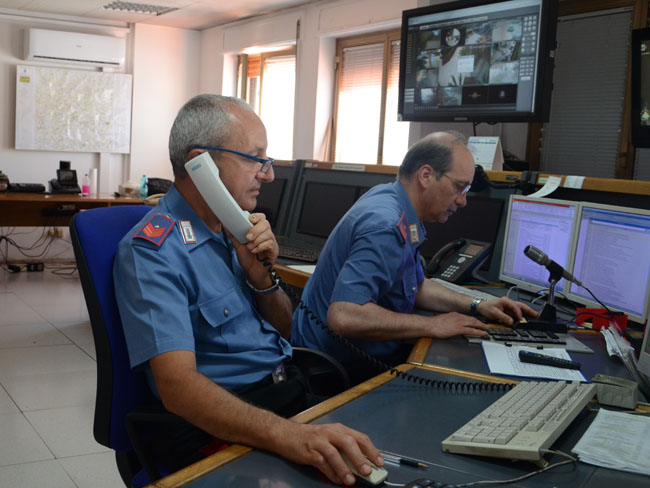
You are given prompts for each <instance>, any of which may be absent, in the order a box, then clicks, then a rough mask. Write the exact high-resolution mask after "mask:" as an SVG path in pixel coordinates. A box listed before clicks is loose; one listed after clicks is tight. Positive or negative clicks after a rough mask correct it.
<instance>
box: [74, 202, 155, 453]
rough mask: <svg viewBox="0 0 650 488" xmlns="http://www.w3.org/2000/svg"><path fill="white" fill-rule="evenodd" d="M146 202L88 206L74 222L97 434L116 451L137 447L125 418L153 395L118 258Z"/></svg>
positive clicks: (101, 440)
mask: <svg viewBox="0 0 650 488" xmlns="http://www.w3.org/2000/svg"><path fill="white" fill-rule="evenodd" d="M149 210H151V207H148V206H145V205H119V206H114V207H104V208H96V209H92V210H86V211H84V212H81V213H79V214H77V215H75V216H74V217H73V219H72V221H71V222H70V236H71V238H72V245H73V248H74V253H75V258H76V261H77V268H78V269H79V277H80V279H81V286H82V288H83V292H84V297H85V299H86V306H87V307H88V314H89V316H90V324H91V327H92V331H93V338H94V340H95V352H96V355H97V397H96V400H95V420H94V428H93V431H94V435H95V439H96V440H97V442H99V443H100V444H102V445H104V446H106V447H110V448H111V449H113V450H116V451H130V450H132V446H131V443H130V441H129V437H128V435H127V432H126V427H125V423H124V420H125V417H126V414H127V413H128V412H130V411H131V410H133V409H134V408H135V407H137V406H139V405H142V404H144V403H147V402H149V401H151V400H152V398H153V395H152V394H151V392H150V390H149V387H148V385H147V383H146V379H145V376H144V373H139V372H133V371H132V370H131V367H130V364H129V356H128V353H127V349H126V342H125V340H124V332H123V331H122V322H121V320H120V314H119V311H118V308H117V302H116V300H115V291H114V288H113V260H114V257H115V252H116V251H117V245H118V243H119V242H120V240H121V239H122V237H124V235H125V234H126V233H127V232H128V231H129V230H130V229H131V228H132V227H133V226H134V225H135V224H136V223H137V222H138V221H139V220H140V219H141V218H142V217H143V216H144V215H145V214H146V213H147V212H148V211H149Z"/></svg>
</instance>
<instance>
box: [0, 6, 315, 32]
mask: <svg viewBox="0 0 650 488" xmlns="http://www.w3.org/2000/svg"><path fill="white" fill-rule="evenodd" d="M132 1H133V0H132ZM315 1H317V0H137V3H138V4H145V5H156V6H162V7H172V8H177V9H178V10H174V11H173V12H168V13H166V14H162V15H158V16H156V15H148V14H143V13H136V12H122V11H115V10H104V9H103V8H102V7H103V6H104V5H108V4H110V3H112V2H113V0H0V13H2V12H3V10H2V9H10V10H9V11H10V13H13V14H21V13H23V14H24V15H30V16H32V15H34V14H39V13H40V14H49V15H50V16H53V15H52V14H54V15H61V16H74V17H81V18H86V19H94V20H96V21H114V22H115V21H116V22H139V23H143V24H154V25H165V26H170V27H179V28H185V29H205V28H208V27H213V26H216V25H220V24H226V23H228V22H233V21H235V20H239V19H243V18H246V17H252V16H255V15H261V14H267V13H270V12H274V11H277V10H282V9H285V8H288V7H295V6H296V5H303V4H308V3H314V2H315ZM4 12H5V13H7V11H4Z"/></svg>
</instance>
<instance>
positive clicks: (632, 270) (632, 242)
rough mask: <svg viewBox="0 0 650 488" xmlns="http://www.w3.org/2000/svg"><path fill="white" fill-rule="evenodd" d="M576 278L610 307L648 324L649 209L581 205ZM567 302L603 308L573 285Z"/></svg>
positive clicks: (649, 289)
mask: <svg viewBox="0 0 650 488" xmlns="http://www.w3.org/2000/svg"><path fill="white" fill-rule="evenodd" d="M576 241H577V243H576V249H575V259H574V264H573V270H572V272H573V275H574V276H575V277H576V278H577V279H579V280H580V281H582V283H583V284H584V285H585V286H586V287H587V288H589V289H590V290H591V291H592V293H594V295H596V297H598V299H599V300H600V301H601V302H603V303H604V304H605V305H607V306H608V307H610V308H612V309H614V310H618V311H622V312H625V313H626V314H627V315H628V319H629V320H631V321H633V322H637V323H644V322H645V321H646V319H647V317H648V301H649V300H648V297H649V296H650V210H641V209H635V208H626V207H617V206H613V205H601V204H596V203H587V202H583V203H582V208H581V211H580V212H579V218H578V231H577V234H576ZM567 296H568V298H569V299H570V300H573V301H576V302H578V303H581V304H584V305H587V306H589V307H596V308H602V306H601V305H600V304H598V302H596V301H595V300H594V298H593V297H592V296H591V295H590V294H589V292H588V291H587V290H585V289H584V288H582V287H579V286H578V285H576V284H575V283H571V285H570V287H569V290H568V295H567Z"/></svg>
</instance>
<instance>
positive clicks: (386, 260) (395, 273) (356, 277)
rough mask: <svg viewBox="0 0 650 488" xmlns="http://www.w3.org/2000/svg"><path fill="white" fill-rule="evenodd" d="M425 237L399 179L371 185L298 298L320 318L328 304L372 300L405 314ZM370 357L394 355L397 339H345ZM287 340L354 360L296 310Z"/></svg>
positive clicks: (413, 292)
mask: <svg viewBox="0 0 650 488" xmlns="http://www.w3.org/2000/svg"><path fill="white" fill-rule="evenodd" d="M425 235H426V231H425V228H424V225H423V224H422V223H421V222H420V221H419V220H418V218H417V215H416V214H415V209H414V208H413V205H412V204H411V200H410V199H409V197H408V195H407V194H406V191H405V190H404V187H403V186H402V184H401V183H400V182H399V181H396V182H395V183H387V184H383V185H377V186H375V187H374V188H372V189H370V190H369V191H368V192H367V193H366V194H364V195H363V196H362V197H361V198H360V199H359V200H358V201H357V202H356V203H355V204H354V205H353V206H352V208H351V209H350V210H349V211H348V212H347V213H346V214H345V215H344V216H343V218H342V219H341V220H340V222H339V223H338V224H337V225H336V227H335V228H334V230H333V231H332V233H331V234H330V236H329V238H328V239H327V242H326V244H325V247H324V248H323V250H322V251H321V254H320V257H319V259H318V264H317V265H316V270H315V271H314V274H313V275H312V276H311V278H310V279H309V281H308V282H307V285H306V286H305V289H304V291H303V294H302V300H303V301H304V302H305V304H306V305H307V306H308V307H309V309H310V310H312V311H313V312H314V313H315V314H316V315H317V316H318V317H320V319H321V320H322V321H323V322H327V309H328V308H329V305H330V304H331V303H332V302H351V303H356V304H359V305H363V304H365V303H368V302H372V303H376V304H377V305H380V306H382V307H384V308H386V309H389V310H392V311H394V312H402V313H411V312H412V311H413V307H414V305H415V296H416V294H417V292H418V289H419V286H420V283H422V281H423V280H424V272H423V270H422V265H421V263H420V255H419V252H418V248H419V246H420V244H421V243H422V242H423V240H424V238H425ZM351 342H352V343H353V344H356V345H357V346H359V347H361V348H362V349H364V350H365V351H366V352H368V353H369V354H370V355H372V356H375V357H380V358H381V357H387V356H390V355H391V354H393V353H395V352H396V351H397V349H398V347H399V342H396V341H382V342H371V341H361V340H351ZM291 343H292V344H293V345H294V346H302V347H310V348H313V349H320V350H321V351H325V352H327V353H329V354H331V355H332V356H334V357H336V358H337V359H338V360H339V361H341V362H343V363H347V364H349V363H353V362H354V363H358V362H359V361H360V359H359V358H358V357H356V356H355V354H354V353H352V352H351V351H349V350H348V349H347V348H346V347H345V346H343V345H341V344H339V343H337V342H336V341H335V340H334V339H332V338H331V337H330V336H329V335H328V334H327V332H326V331H325V330H323V329H322V328H321V327H319V326H318V325H317V324H316V323H315V322H314V321H313V320H312V319H310V318H309V317H308V314H306V313H305V312H304V311H303V310H301V309H297V310H296V312H295V313H294V316H293V329H292V333H291Z"/></svg>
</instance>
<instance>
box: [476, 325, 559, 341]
mask: <svg viewBox="0 0 650 488" xmlns="http://www.w3.org/2000/svg"><path fill="white" fill-rule="evenodd" d="M487 332H488V336H489V338H490V339H491V340H493V341H498V342H508V343H515V342H516V343H525V344H529V345H530V344H533V345H534V344H556V345H561V344H566V334H561V335H558V334H556V333H554V332H550V331H544V330H522V329H506V328H503V327H490V328H489V329H488V331H487Z"/></svg>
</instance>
